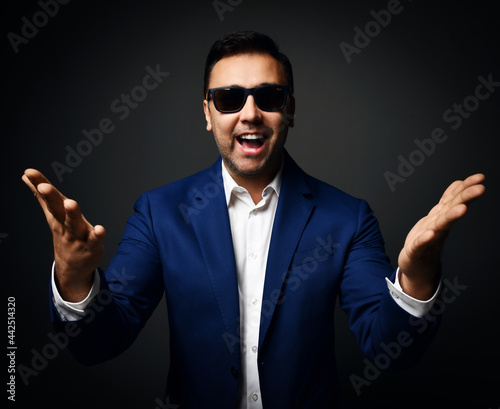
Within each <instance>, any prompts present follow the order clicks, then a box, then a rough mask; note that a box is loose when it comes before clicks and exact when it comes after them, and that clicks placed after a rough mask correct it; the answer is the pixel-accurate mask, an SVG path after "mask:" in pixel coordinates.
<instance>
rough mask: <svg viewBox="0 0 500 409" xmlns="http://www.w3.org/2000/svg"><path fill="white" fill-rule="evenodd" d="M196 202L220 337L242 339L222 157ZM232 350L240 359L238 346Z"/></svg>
mask: <svg viewBox="0 0 500 409" xmlns="http://www.w3.org/2000/svg"><path fill="white" fill-rule="evenodd" d="M193 203H196V209H197V211H193V212H192V213H191V215H190V221H191V223H192V225H193V228H194V231H195V233H196V237H197V239H198V243H199V245H200V249H201V253H202V255H203V259H204V262H205V265H206V267H207V270H208V274H209V275H210V281H211V283H212V289H213V292H214V294H215V297H216V299H217V303H218V305H219V309H220V312H221V315H222V319H223V321H224V325H225V327H226V333H225V334H221V340H222V338H224V340H226V343H227V340H228V339H229V340H234V339H238V340H239V303H238V277H237V274H236V262H235V259H234V250H233V241H232V235H231V227H230V224H229V215H228V211H227V204H226V199H225V193H224V185H223V182H222V175H221V160H220V159H219V160H218V161H217V162H216V163H215V164H214V165H213V166H212V167H211V168H210V169H208V172H205V174H204V175H203V176H202V177H201V179H200V183H199V184H198V188H197V189H195V190H194V198H193ZM238 345H239V344H238ZM229 350H230V351H231V352H232V353H233V354H236V357H237V358H238V359H239V357H240V348H239V347H235V348H229Z"/></svg>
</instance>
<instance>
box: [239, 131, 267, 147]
mask: <svg viewBox="0 0 500 409" xmlns="http://www.w3.org/2000/svg"><path fill="white" fill-rule="evenodd" d="M236 139H237V141H238V143H239V144H240V146H241V147H242V148H243V149H244V150H248V151H255V150H259V148H261V147H262V146H263V145H264V143H265V142H266V138H265V136H264V135H262V134H244V135H240V136H238V137H236Z"/></svg>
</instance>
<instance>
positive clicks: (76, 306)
mask: <svg viewBox="0 0 500 409" xmlns="http://www.w3.org/2000/svg"><path fill="white" fill-rule="evenodd" d="M55 264H56V263H55V262H54V263H53V264H52V278H51V282H52V283H51V285H52V296H53V301H54V306H55V307H56V310H57V312H58V313H59V316H60V318H61V320H62V321H78V320H79V319H82V318H83V317H84V316H85V308H87V305H88V304H89V303H90V302H91V301H92V300H93V299H94V297H95V296H96V294H97V293H98V292H99V290H100V287H101V278H100V276H99V271H97V270H96V271H95V274H94V284H93V285H92V288H91V289H90V292H89V294H88V295H87V297H85V299H84V300H83V301H80V302H69V301H64V300H63V298H62V297H61V295H60V294H59V290H58V289H57V285H56V281H55V278H54V274H55Z"/></svg>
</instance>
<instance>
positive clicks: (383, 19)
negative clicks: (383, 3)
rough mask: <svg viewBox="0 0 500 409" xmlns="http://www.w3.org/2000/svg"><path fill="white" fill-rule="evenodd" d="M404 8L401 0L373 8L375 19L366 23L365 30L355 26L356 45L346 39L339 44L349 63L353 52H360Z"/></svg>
mask: <svg viewBox="0 0 500 409" xmlns="http://www.w3.org/2000/svg"><path fill="white" fill-rule="evenodd" d="M408 1H411V0H408ZM403 9H404V7H403V5H402V4H401V2H400V1H399V0H389V1H388V2H387V9H382V10H379V11H375V10H371V11H370V15H371V16H372V17H373V20H370V21H368V22H367V23H366V24H365V26H364V30H363V29H361V28H359V27H358V26H355V27H354V28H353V30H354V37H353V40H352V43H353V44H354V45H352V44H349V43H347V42H345V41H342V42H341V43H340V44H339V47H340V50H341V51H342V54H343V55H344V58H345V59H346V61H347V63H348V64H350V63H351V62H352V58H351V56H352V55H353V54H360V53H361V50H364V49H365V48H366V47H368V45H369V44H370V43H371V41H372V39H374V38H375V37H377V36H378V35H379V34H380V33H381V32H382V29H383V28H386V27H387V26H388V25H389V24H390V23H391V21H392V17H393V16H395V15H397V14H400V13H401V12H402V11H403Z"/></svg>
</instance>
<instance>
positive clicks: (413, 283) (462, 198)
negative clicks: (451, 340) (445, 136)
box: [398, 173, 485, 300]
mask: <svg viewBox="0 0 500 409" xmlns="http://www.w3.org/2000/svg"><path fill="white" fill-rule="evenodd" d="M484 179H485V176H484V175H483V174H481V173H478V174H475V175H472V176H469V177H468V178H467V179H465V180H463V181H462V180H457V181H455V182H453V183H452V184H451V185H450V186H449V187H448V189H446V191H445V192H444V193H443V196H442V197H441V200H440V201H439V203H438V204H437V205H436V206H434V207H433V208H432V209H431V211H430V212H429V214H428V215H427V216H425V217H423V218H422V219H420V220H419V221H418V222H417V224H415V226H413V228H412V229H411V230H410V232H409V233H408V236H406V240H405V245H404V247H403V249H402V250H401V252H400V253H399V258H398V265H399V270H400V273H401V275H400V278H399V282H400V284H401V287H402V289H403V291H404V292H405V293H406V294H408V295H409V296H411V297H413V298H416V299H419V300H428V299H429V298H431V297H432V295H433V294H434V292H435V291H436V275H437V274H438V272H439V263H440V255H441V249H442V247H443V244H444V241H445V239H446V236H447V234H448V231H449V230H450V228H451V226H452V225H453V224H454V223H455V222H456V221H457V220H458V219H460V218H461V217H463V216H464V215H465V213H466V212H467V208H468V206H469V205H470V204H471V203H472V202H473V201H474V200H475V199H477V198H478V197H480V196H482V195H483V194H484V192H485V187H484V185H483V184H482V183H483V181H484Z"/></svg>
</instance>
